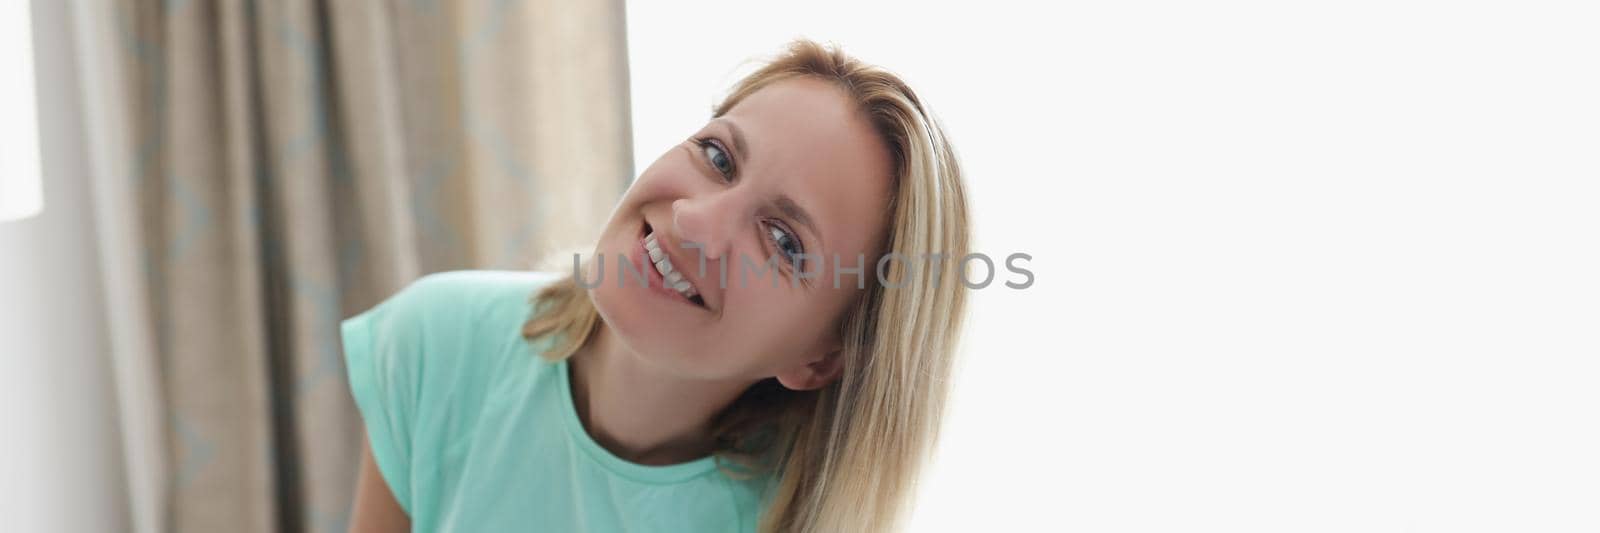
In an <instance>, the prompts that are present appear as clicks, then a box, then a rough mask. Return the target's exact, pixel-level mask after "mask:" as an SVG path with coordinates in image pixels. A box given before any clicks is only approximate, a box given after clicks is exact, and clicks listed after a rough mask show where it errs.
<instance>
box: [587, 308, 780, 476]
mask: <svg viewBox="0 0 1600 533" xmlns="http://www.w3.org/2000/svg"><path fill="white" fill-rule="evenodd" d="M620 341H621V339H618V338H617V337H616V333H615V331H613V330H612V329H611V328H610V327H608V326H606V324H605V322H604V321H602V322H601V323H600V324H599V326H598V329H597V330H596V331H595V333H594V335H593V336H592V337H591V338H590V339H589V342H588V343H586V344H585V346H584V347H583V348H581V349H579V350H578V351H577V352H575V353H573V354H572V356H571V358H570V359H568V362H567V365H568V366H569V367H570V369H571V373H572V375H571V378H572V379H571V381H572V395H573V398H572V400H573V404H574V405H575V406H577V411H578V419H579V420H580V421H582V422H583V426H584V429H585V430H586V431H588V433H589V435H590V437H592V438H594V440H595V442H597V443H599V444H600V446H601V447H603V448H605V449H606V450H608V451H610V452H611V453H612V454H614V455H616V456H617V457H620V458H623V459H625V460H628V461H630V462H634V463H639V464H646V465H670V464H677V463H683V462H688V461H691V460H694V459H698V458H701V457H705V456H706V455H709V454H710V453H711V452H712V451H713V449H714V444H715V441H714V437H715V436H714V435H712V434H711V422H712V418H713V417H715V416H716V414H717V413H719V412H721V411H722V409H723V408H724V407H727V406H728V404H730V403H732V402H733V400H735V399H736V398H738V397H739V395H740V394H741V393H743V392H744V390H745V389H746V388H748V387H749V386H750V385H751V384H753V383H755V381H748V382H744V381H733V382H729V381H707V380H700V379H690V378H684V377H683V376H679V375H675V374H672V373H670V372H668V371H667V370H668V369H666V368H663V367H660V366H656V365H654V364H651V363H650V361H649V360H648V358H645V357H640V356H639V355H637V354H634V353H632V352H630V351H628V350H627V348H626V347H625V346H623V344H622V342H620Z"/></svg>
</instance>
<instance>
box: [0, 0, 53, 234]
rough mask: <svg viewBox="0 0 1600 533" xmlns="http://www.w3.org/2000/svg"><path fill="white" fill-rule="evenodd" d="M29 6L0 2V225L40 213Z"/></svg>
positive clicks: (37, 123) (37, 126) (41, 197)
mask: <svg viewBox="0 0 1600 533" xmlns="http://www.w3.org/2000/svg"><path fill="white" fill-rule="evenodd" d="M28 5H29V3H28V2H0V72H6V73H9V75H10V76H11V81H10V82H9V83H0V117H5V118H6V119H7V120H0V222H3V221H7V220H18V219H23V218H27V217H30V216H33V215H36V214H38V213H39V212H40V211H41V210H43V209H44V194H43V192H44V188H43V184H42V183H41V179H40V174H39V119H38V109H37V107H36V103H37V102H36V100H35V98H34V92H33V89H34V87H33V81H34V80H33V78H34V72H33V31H32V30H33V28H32V24H33V17H32V16H31V14H30V13H29V9H28Z"/></svg>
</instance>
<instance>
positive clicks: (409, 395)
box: [343, 40, 968, 532]
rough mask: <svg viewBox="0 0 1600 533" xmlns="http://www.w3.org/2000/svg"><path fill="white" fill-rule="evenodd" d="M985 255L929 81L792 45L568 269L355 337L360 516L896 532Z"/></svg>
mask: <svg viewBox="0 0 1600 533" xmlns="http://www.w3.org/2000/svg"><path fill="white" fill-rule="evenodd" d="M967 241H968V230H967V213H966V200H965V197H964V193H963V187H962V183H961V177H960V170H959V168H958V165H957V162H956V158H955V154H954V152H953V151H952V149H951V147H950V145H949V143H948V142H947V141H946V140H945V137H944V134H943V133H942V131H941V128H940V126H939V125H938V123H937V122H936V121H935V120H934V119H933V118H932V116H931V115H929V114H928V113H927V111H926V109H925V108H924V106H923V105H922V104H921V102H920V101H919V100H918V99H917V97H916V95H915V94H914V93H913V92H912V91H911V89H910V88H909V87H907V86H906V85H905V84H904V83H903V82H901V81H900V80H899V79H898V78H897V77H895V76H894V75H892V74H890V73H888V72H886V71H884V70H881V69H879V68H876V67H873V66H870V65H866V64H863V63H861V62H859V61H857V60H856V59H854V58H851V57H849V56H847V55H845V54H844V53H843V52H842V51H839V50H837V49H829V48H826V47H823V46H821V45H818V44H816V43H813V42H810V41H804V40H801V41H796V42H794V43H792V44H791V45H789V47H788V48H787V49H786V50H785V51H784V53H782V54H780V55H779V56H778V57H777V58H775V59H774V60H773V61H772V62H771V63H769V64H767V65H766V66H764V67H763V68H761V69H760V70H758V71H756V72H754V73H753V74H751V75H749V76H747V77H745V78H744V79H742V80H740V81H739V82H738V83H737V84H736V85H735V86H734V88H733V90H732V91H731V92H730V94H729V95H728V96H727V97H726V98H725V99H724V100H723V101H722V102H721V103H720V104H719V105H717V106H715V107H714V109H713V113H712V119H711V120H710V121H708V123H707V124H706V125H705V126H704V127H703V128H702V129H701V130H700V131H698V132H696V133H695V134H694V135H693V136H692V137H691V138H690V139H688V140H686V141H685V142H684V143H682V144H680V145H678V146H675V147H673V148H672V149H671V150H669V151H667V153H665V154H663V155H662V156H661V157H660V158H659V159H657V160H656V162H655V163H654V164H652V165H651V166H650V167H649V168H648V169H646V170H645V171H644V172H643V173H642V174H640V176H639V177H638V179H637V180H636V181H635V182H634V183H633V185H632V186H631V187H630V188H629V189H628V191H627V192H626V193H625V194H624V196H623V198H622V199H621V201H620V202H619V204H618V205H617V208H616V209H615V211H614V212H613V213H612V215H611V218H610V220H609V221H608V222H607V224H606V227H605V228H604V230H603V231H602V234H601V236H600V238H599V240H598V242H597V244H596V246H595V252H594V254H592V255H591V256H589V257H588V258H587V259H586V260H585V261H584V262H583V263H582V264H581V265H580V264H578V263H577V260H576V259H574V268H573V272H571V273H568V274H565V275H559V276H558V275H554V274H543V273H513V272H484V271H478V272H472V271H463V272H451V273H444V274H434V275H430V276H427V277H425V278H423V279H421V280H418V281H417V282H414V283H413V284H412V285H410V286H408V287H407V288H406V289H405V290H402V291H401V292H400V293H398V294H397V295H395V296H394V297H391V298H390V299H389V300H386V301H385V302H384V303H382V304H380V305H379V306H377V307H375V308H373V309H372V310H369V311H368V312H366V313H364V314H362V315H359V316H357V317H354V318H351V319H349V320H347V321H346V322H345V324H344V328H343V332H344V335H345V345H346V352H347V358H348V359H349V366H350V372H351V375H350V381H351V387H352V392H353V394H354V396H355V397H356V401H357V405H358V406H359V407H360V409H361V412H362V416H363V419H364V420H365V422H366V429H367V440H368V447H367V450H366V451H365V452H364V453H365V454H364V457H363V461H362V462H363V466H362V472H361V475H360V480H359V484H358V488H357V491H356V509H355V512H354V515H353V518H352V528H353V529H355V530H393V529H399V530H404V529H409V528H411V527H412V526H415V527H416V528H417V529H421V530H457V531H469V530H470V531H479V530H485V531H486V530H503V529H519V530H527V529H533V530H549V531H578V530H588V531H613V530H616V531H624V530H626V531H755V530H759V531H769V532H777V531H784V532H787V531H808V532H809V531H819V532H820V531H827V532H835V531H888V530H893V529H896V528H897V527H898V526H899V525H900V523H901V522H902V520H903V518H904V517H905V514H906V513H905V511H906V510H907V508H908V507H909V506H908V502H909V501H910V499H911V497H912V496H913V493H914V482H915V479H916V477H917V475H918V472H919V470H920V468H921V466H922V464H923V462H924V460H925V459H926V457H927V456H928V455H929V454H930V453H931V451H932V446H933V444H934V442H935V440H936V436H937V432H938V426H939V419H940V415H941V412H942V410H943V406H944V398H945V394H946V381H947V376H948V373H949V371H950V368H951V360H952V357H953V352H954V349H955V345H956V339H957V335H958V333H959V331H960V326H961V322H962V317H963V308H964V302H965V296H964V293H963V290H964V288H963V286H962V284H961V283H960V281H959V280H958V275H959V273H958V272H957V268H956V265H957V264H958V261H957V259H959V258H961V257H963V256H964V255H965V254H966V253H967V251H968V242H967ZM944 258H951V259H948V260H946V259H944ZM530 293H532V294H533V296H532V298H531V301H529V298H528V294H530ZM518 326H520V327H518ZM534 354H537V356H534Z"/></svg>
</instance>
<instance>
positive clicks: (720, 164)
mask: <svg viewBox="0 0 1600 533" xmlns="http://www.w3.org/2000/svg"><path fill="white" fill-rule="evenodd" d="M696 142H698V143H699V144H700V153H702V154H704V155H705V156H706V161H709V162H711V167H712V168H715V169H717V172H720V173H722V177H723V179H733V158H732V157H728V152H727V150H723V149H722V146H721V145H719V144H717V142H716V141H713V140H711V139H698V140H697V141H696Z"/></svg>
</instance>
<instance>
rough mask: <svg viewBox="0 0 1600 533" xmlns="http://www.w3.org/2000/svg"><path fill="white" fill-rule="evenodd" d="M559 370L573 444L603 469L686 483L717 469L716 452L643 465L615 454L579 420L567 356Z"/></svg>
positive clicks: (656, 481)
mask: <svg viewBox="0 0 1600 533" xmlns="http://www.w3.org/2000/svg"><path fill="white" fill-rule="evenodd" d="M555 370H556V375H557V378H556V382H558V383H560V385H561V386H560V389H561V406H562V409H561V411H562V416H561V418H562V420H565V421H566V426H567V432H568V433H569V434H570V435H571V436H572V441H573V443H574V444H576V445H577V446H578V448H579V449H581V450H583V452H584V455H587V456H589V458H590V459H593V460H594V461H595V462H596V463H599V464H600V466H601V467H602V468H604V469H606V470H608V471H610V472H611V473H613V474H616V475H618V476H622V477H625V478H628V479H632V480H634V481H640V482H644V483H652V484H663V483H678V482H683V481H687V480H689V479H692V478H694V477H696V476H699V475H701V474H705V473H706V472H710V471H712V470H714V469H715V468H716V466H717V463H716V456H712V455H707V456H705V457H701V458H699V459H693V460H690V461H686V462H682V463H677V464H670V465H642V464H639V463H635V462H632V461H629V460H627V459H623V458H621V457H617V456H616V455H615V454H612V453H611V451H610V450H607V449H605V447H604V446H601V445H600V443H599V442H596V441H595V440H594V438H593V437H590V436H589V432H588V431H587V430H585V429H584V428H583V421H582V420H579V419H578V406H577V404H576V403H575V402H574V400H573V399H572V385H571V383H570V381H571V378H570V377H569V374H570V372H571V371H570V366H569V365H567V359H562V360H561V361H559V362H557V363H556V364H555Z"/></svg>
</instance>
